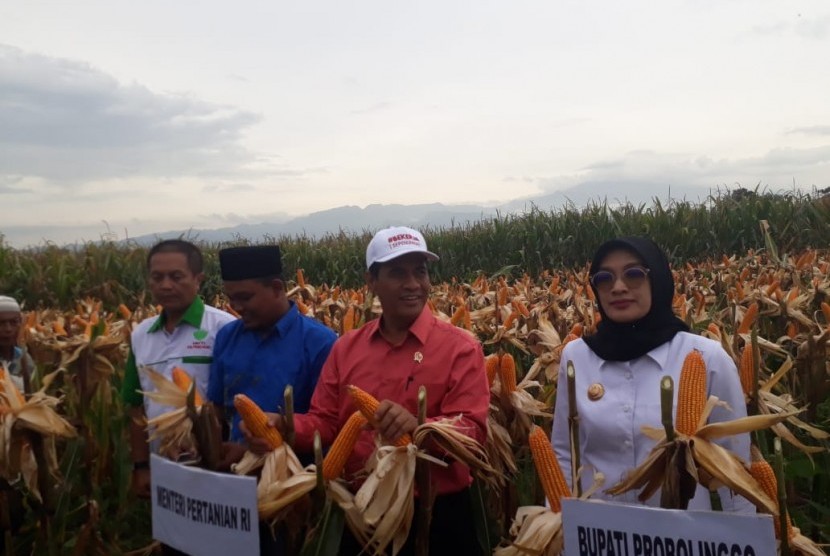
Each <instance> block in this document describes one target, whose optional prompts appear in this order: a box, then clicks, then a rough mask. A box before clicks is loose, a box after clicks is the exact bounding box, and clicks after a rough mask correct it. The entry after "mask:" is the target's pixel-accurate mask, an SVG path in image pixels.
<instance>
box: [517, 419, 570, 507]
mask: <svg viewBox="0 0 830 556" xmlns="http://www.w3.org/2000/svg"><path fill="white" fill-rule="evenodd" d="M528 443H529V444H530V453H531V454H532V455H533V464H534V465H535V466H536V474H537V475H538V476H539V481H540V482H541V483H542V490H544V491H545V497H546V498H547V499H548V503H549V504H550V509H551V510H552V511H554V512H556V513H559V512H561V511H562V498H563V497H566V498H567V497H570V496H571V491H570V489H569V488H568V483H566V482H565V475H564V474H563V473H562V468H561V467H559V461H558V460H557V459H556V454H554V453H553V448H552V447H551V445H550V440H549V439H548V437H547V435H545V432H544V431H543V430H542V428H541V427H539V426H537V425H533V427H532V428H531V429H530V434H529V435H528Z"/></svg>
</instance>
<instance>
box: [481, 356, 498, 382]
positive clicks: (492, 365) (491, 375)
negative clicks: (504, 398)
mask: <svg viewBox="0 0 830 556" xmlns="http://www.w3.org/2000/svg"><path fill="white" fill-rule="evenodd" d="M499 362H500V361H499V354H498V353H491V354H490V355H488V356H487V359H485V361H484V363H485V365H486V369H487V384H488V385H489V386H490V388H492V387H493V380H495V378H496V373H497V372H498V371H499Z"/></svg>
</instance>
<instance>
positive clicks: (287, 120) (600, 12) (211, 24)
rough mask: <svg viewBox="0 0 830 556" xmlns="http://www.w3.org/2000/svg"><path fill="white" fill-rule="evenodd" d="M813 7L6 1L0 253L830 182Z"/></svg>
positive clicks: (0, 45)
mask: <svg viewBox="0 0 830 556" xmlns="http://www.w3.org/2000/svg"><path fill="white" fill-rule="evenodd" d="M828 60H830V2H827V1H826V0H791V1H789V2H780V1H778V0H695V1H677V0H665V1H662V2H653V1H651V0H626V1H625V2H619V1H616V0H614V1H591V0H579V1H571V0H560V1H547V0H538V1H532V2H531V1H522V0H510V1H504V2H494V1H488V0H477V1H468V2H460V1H458V2H456V1H453V0H441V1H433V0H418V1H409V2H398V1H393V0H366V1H355V2H344V1H342V0H339V1H337V0H333V1H319V2H316V1H313V0H309V1H304V2H284V1H275V0H269V1H252V0H236V1H235V2H227V1H222V2H218V1H215V0H200V1H198V2H196V1H190V0H181V1H179V0H177V1H174V2H170V1H169V0H164V1H162V0H142V1H141V2H134V1H132V2H126V1H121V0H90V1H85V0H77V1H74V2H65V1H42V0H4V1H3V2H2V3H0V206H2V207H4V208H5V209H6V210H3V212H2V217H0V234H2V235H3V236H4V241H5V242H6V243H7V244H8V245H11V246H14V247H23V246H26V245H37V244H41V243H43V242H57V243H65V242H68V241H77V240H95V239H99V238H100V237H102V236H104V234H107V233H109V234H112V235H111V236H106V237H117V238H124V237H127V236H137V235H141V234H147V233H154V232H163V231H167V230H171V229H187V228H196V229H198V228H219V227H226V226H233V225H235V224H240V223H258V222H263V221H269V220H279V219H285V218H287V217H289V216H296V215H303V214H308V213H311V212H314V211H318V210H324V209H329V208H333V207H337V206H342V205H357V206H366V205H368V204H373V203H382V204H388V203H403V204H416V203H431V202H442V203H448V204H450V203H477V204H482V205H494V204H498V203H503V202H507V201H510V200H514V199H517V198H533V197H534V196H539V195H543V194H545V193H550V192H554V191H557V190H563V189H567V188H572V187H578V186H579V185H580V184H582V183H589V182H596V181H598V180H602V181H612V182H613V181H615V180H619V181H620V182H626V183H643V184H647V185H644V186H643V187H650V188H654V189H655V194H660V195H663V194H665V192H666V191H668V189H669V188H670V187H672V186H674V187H678V186H695V187H700V188H701V189H702V190H704V189H711V188H715V187H739V186H740V187H747V188H749V189H753V188H755V187H756V186H758V185H760V186H762V187H767V188H770V189H773V190H781V189H792V188H798V189H803V190H805V191H808V192H809V191H811V190H813V188H819V189H821V188H825V187H830V102H828V98H830V97H828V91H830V71H828V67H830V66H828V64H829V63H830V62H828Z"/></svg>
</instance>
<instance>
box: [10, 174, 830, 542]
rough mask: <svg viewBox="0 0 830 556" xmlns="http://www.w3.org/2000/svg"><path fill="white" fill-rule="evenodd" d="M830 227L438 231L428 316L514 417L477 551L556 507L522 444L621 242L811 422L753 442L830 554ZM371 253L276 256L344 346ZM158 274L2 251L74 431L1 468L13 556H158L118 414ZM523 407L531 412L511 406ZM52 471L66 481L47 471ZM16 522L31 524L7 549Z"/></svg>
mask: <svg viewBox="0 0 830 556" xmlns="http://www.w3.org/2000/svg"><path fill="white" fill-rule="evenodd" d="M742 191H743V190H742ZM828 224H830V203H827V202H826V199H821V198H815V197H814V196H809V195H801V194H788V195H780V194H767V193H764V194H761V193H758V192H744V193H743V194H741V195H734V194H733V195H724V196H720V197H717V198H712V199H710V201H709V202H707V203H705V204H703V205H693V204H688V203H684V202H677V203H672V204H670V205H669V206H662V205H660V204H657V205H656V206H655V207H652V208H646V207H642V206H641V207H635V206H630V205H623V206H619V207H612V206H610V205H608V204H597V205H591V206H588V207H586V208H585V209H582V210H577V209H575V208H573V207H571V208H568V209H565V210H563V211H560V212H557V213H544V212H541V211H537V210H531V211H530V212H529V213H527V214H525V215H523V216H505V217H500V218H496V219H492V220H487V221H482V222H480V223H476V224H471V225H469V226H464V227H459V228H450V229H442V230H427V231H426V234H425V235H426V236H427V239H428V241H429V245H430V249H431V250H433V251H435V252H437V253H438V254H439V255H441V257H442V260H441V261H440V262H439V263H437V264H436V265H435V267H434V268H433V269H431V273H432V278H433V290H432V293H431V296H430V301H429V304H430V307H431V309H432V310H433V312H434V313H435V314H436V315H437V316H438V317H439V318H441V319H444V320H446V321H448V322H451V323H453V324H454V325H456V326H458V327H461V328H464V329H466V330H467V331H468V332H469V333H470V334H472V335H474V336H475V337H476V338H478V340H479V341H480V342H481V343H482V345H483V346H484V350H485V353H486V354H489V357H488V362H492V361H493V360H496V361H498V365H494V366H492V367H491V365H489V364H488V374H492V375H493V376H492V377H491V383H492V385H493V396H494V400H501V401H500V402H499V403H503V404H504V403H507V404H509V405H510V411H515V413H516V417H517V418H516V419H514V420H513V422H514V426H512V427H507V430H506V434H507V435H508V440H507V442H506V443H502V444H501V445H500V446H499V449H500V450H501V453H500V455H499V454H496V455H491V462H501V464H503V465H504V466H505V467H503V468H501V469H499V472H501V473H505V474H506V475H508V476H510V477H511V480H510V481H507V483H506V484H502V485H488V489H489V490H488V491H489V496H490V498H491V500H492V499H495V500H496V502H495V503H492V504H489V505H488V512H487V514H488V515H486V516H483V517H482V519H485V520H487V521H488V523H489V524H490V526H491V527H490V531H491V534H490V536H489V537H490V538H488V539H485V541H484V542H486V543H487V544H488V546H489V547H490V548H491V549H492V548H495V547H496V545H497V544H499V543H500V542H502V543H504V542H505V539H506V537H507V536H508V532H507V531H508V529H509V527H510V521H511V520H512V518H513V516H514V515H515V511H516V509H517V508H518V507H520V506H526V505H529V504H539V503H542V501H543V500H544V498H545V492H544V490H543V488H542V486H541V485H540V483H539V480H538V479H537V474H536V472H535V470H534V464H533V459H532V457H531V450H530V448H529V444H528V436H529V435H530V434H531V431H535V429H534V428H533V427H536V426H537V425H540V426H542V427H544V428H545V430H546V432H547V431H549V427H550V420H549V419H547V420H545V419H544V418H541V417H540V416H539V415H542V414H546V413H547V414H549V413H551V412H552V403H553V400H554V398H555V392H556V389H557V387H560V385H557V384H556V371H557V369H558V367H559V356H560V353H561V351H562V348H563V347H564V345H565V344H566V343H567V342H568V341H570V340H571V339H573V338H574V337H578V336H579V335H581V334H589V333H590V332H591V331H593V330H594V329H595V327H596V324H597V319H598V311H597V309H596V302H595V299H593V295H592V291H591V289H590V287H589V286H588V270H587V264H586V260H587V259H588V258H589V257H590V255H591V253H593V251H594V250H595V249H596V247H597V246H598V245H599V244H600V243H602V242H603V241H604V240H606V239H608V238H610V237H613V236H617V235H627V234H647V235H650V236H651V237H653V238H654V239H655V240H657V241H658V243H660V244H661V245H662V246H663V247H664V248H665V249H666V250H667V251H668V252H669V253H670V256H671V258H672V261H673V268H674V272H675V283H676V293H675V300H674V306H675V311H676V313H677V314H678V316H679V317H680V318H682V319H683V320H685V321H686V322H687V323H688V324H689V325H690V326H691V328H692V329H693V330H694V331H695V332H697V333H699V334H702V335H705V336H707V337H710V338H712V339H715V340H717V341H719V342H720V343H721V345H722V346H723V347H724V349H725V350H726V351H727V353H729V354H730V355H731V356H732V357H733V359H734V360H735V364H736V366H737V367H738V368H739V369H741V368H742V363H743V368H744V369H745V370H746V369H749V371H748V372H749V375H748V376H749V378H747V375H744V377H743V379H744V389H745V393H746V398H747V406H748V410H749V413H750V414H755V415H763V414H776V413H781V412H786V411H790V410H793V409H796V410H799V411H800V413H798V415H797V416H796V417H793V418H789V419H787V420H786V421H783V422H782V423H779V424H778V425H775V426H774V427H772V428H769V429H767V430H762V431H759V432H757V433H754V442H755V444H756V445H757V447H758V448H759V449H760V451H761V453H762V455H763V456H764V458H765V459H767V460H769V461H772V460H773V459H774V457H773V451H774V444H775V442H774V441H775V439H780V441H781V443H782V444H783V454H784V459H785V465H784V472H785V475H784V477H783V478H784V485H785V492H786V494H787V506H788V508H789V510H790V515H791V516H792V519H793V524H794V525H796V526H797V527H798V528H799V529H800V530H801V532H802V533H803V534H804V535H805V536H807V537H809V538H811V539H813V540H814V541H816V542H818V543H824V544H827V543H830V453H828V448H830V441H829V440H828V439H830V401H828V394H830V371H829V370H828V369H830V367H828V362H830V359H828V353H827V342H828V339H830V297H829V296H830V249H828V248H827V246H828V245H830V225H828ZM369 239H370V234H369V233H368V232H367V233H365V234H362V235H348V234H340V235H332V236H328V237H324V238H322V239H319V240H313V239H309V238H302V237H301V238H276V239H273V241H275V242H278V243H279V244H280V246H281V248H282V251H283V262H284V268H285V279H286V282H287V283H288V289H289V295H290V297H291V299H292V300H294V301H295V302H296V303H297V305H298V307H299V308H300V310H301V311H302V312H303V313H305V314H307V315H309V316H312V317H314V318H316V319H318V320H320V321H322V322H324V323H325V324H326V325H327V326H329V327H331V328H332V329H334V330H335V331H336V332H338V333H342V332H344V331H346V330H350V329H352V328H355V327H359V326H361V325H362V324H364V323H365V322H367V321H368V320H371V319H374V318H377V317H378V315H379V306H378V303H377V301H376V300H375V299H373V298H372V296H371V294H370V293H369V292H368V291H367V290H366V289H365V288H364V287H363V286H361V285H360V284H361V283H362V270H363V260H364V259H363V255H364V249H365V246H366V244H367V243H368V241H369ZM224 246H225V245H203V246H202V247H203V250H204V252H205V255H206V275H207V276H208V282H207V283H206V284H204V286H203V290H202V294H203V296H204V297H205V298H206V299H207V300H208V301H209V302H210V303H212V304H215V305H218V306H220V307H224V306H225V302H224V299H223V297H222V295H221V284H220V283H219V281H218V275H219V273H218V260H217V256H216V252H217V251H218V249H219V248H221V247H224ZM145 259H146V249H145V248H143V247H139V246H136V245H120V244H113V243H106V242H104V243H89V244H86V245H83V246H77V247H75V248H63V247H57V246H54V245H46V246H43V247H42V248H39V249H31V250H25V251H22V250H14V249H11V248H9V247H7V246H4V245H2V243H0V293H3V294H7V295H13V296H17V298H18V299H20V300H22V301H23V302H24V326H23V329H22V332H21V338H20V343H21V345H24V346H26V348H27V350H28V352H29V353H30V354H31V355H32V357H33V358H34V360H35V362H36V364H37V367H38V372H37V373H36V375H35V376H34V377H33V379H32V383H31V384H30V387H29V389H28V392H27V397H26V400H24V402H23V403H24V405H25V404H27V403H30V404H34V403H35V402H37V403H42V404H46V405H48V404H51V403H52V402H51V401H50V400H52V399H55V400H58V399H59V400H60V403H59V404H57V405H55V406H54V412H55V415H56V416H57V417H56V418H60V419H63V420H65V422H66V423H67V425H68V426H71V428H72V429H73V430H74V431H75V434H68V432H67V433H66V434H52V435H47V434H43V435H38V434H28V435H27V436H26V437H25V439H24V440H25V441H28V442H29V443H30V444H31V451H32V454H33V455H32V458H30V461H34V462H35V463H36V464H37V465H36V466H35V468H34V470H33V471H32V475H31V477H30V479H27V480H25V481H24V480H19V479H18V478H17V476H14V475H12V474H10V473H8V469H9V468H8V466H7V465H5V463H4V465H3V466H0V471H2V472H3V475H2V477H1V478H0V484H2V486H3V488H2V490H0V505H2V508H0V513H2V516H3V520H2V522H0V528H2V529H3V530H4V534H5V539H4V542H5V546H6V551H7V552H6V553H7V554H12V553H13V554H79V555H80V554H118V553H129V552H131V551H133V552H134V553H136V554H138V553H142V552H143V551H144V552H146V551H147V550H149V548H151V538H150V519H149V507H148V504H147V503H146V502H144V501H140V500H136V499H135V498H134V497H133V495H132V494H131V492H130V490H129V480H130V474H131V465H130V463H129V457H128V453H127V449H128V442H127V436H126V419H125V417H124V415H125V411H124V408H123V407H122V404H121V400H120V398H119V396H118V392H119V389H120V387H121V381H122V376H123V368H124V363H125V359H126V355H127V351H128V349H129V348H128V341H129V333H130V330H131V329H132V327H133V326H134V325H135V324H136V323H137V322H139V321H140V320H142V319H144V318H147V317H149V316H152V315H154V314H156V312H157V309H156V308H155V307H153V306H152V304H151V303H150V300H149V299H148V297H147V294H146V293H145V284H144V275H145V273H144V270H145V262H146V261H145ZM681 363H682V362H678V365H680V364H681ZM511 368H512V371H511ZM505 369H506V370H505ZM511 372H513V373H514V374H513V375H511V374H510V373H511ZM577 372H578V371H577ZM562 387H564V385H562ZM7 391H8V389H7ZM514 393H519V394H521V395H520V396H514V397H513V398H512V399H514V400H516V399H521V400H523V401H522V402H521V403H513V402H509V401H508V402H505V397H504V396H505V394H510V395H513V394H514ZM3 400H6V401H7V403H11V401H9V397H8V396H0V419H3V418H9V417H8V415H16V413H15V411H18V410H17V409H15V410H14V411H11V410H9V409H8V408H7V409H5V410H4V409H3V407H2V405H3V403H4V402H3ZM15 403H19V402H15ZM55 403H57V402H55ZM15 407H18V406H15ZM50 418H51V417H50ZM55 423H57V421H55ZM657 425H659V423H655V426H657ZM56 426H57V425H56ZM56 430H57V429H56ZM60 430H64V431H65V432H66V431H67V430H68V429H60ZM534 434H536V433H535V432H534ZM21 442H23V441H21ZM24 443H25V442H24ZM490 448H492V446H491V447H490ZM0 457H3V456H2V455H0ZM50 458H54V459H55V466H54V473H46V472H44V468H49V465H48V461H49V460H50ZM747 463H748V462H747ZM494 465H495V463H494ZM12 519H17V520H19V523H16V524H14V526H15V528H16V530H17V532H16V533H15V535H13V536H12V535H11V528H12V523H10V521H11V520H12Z"/></svg>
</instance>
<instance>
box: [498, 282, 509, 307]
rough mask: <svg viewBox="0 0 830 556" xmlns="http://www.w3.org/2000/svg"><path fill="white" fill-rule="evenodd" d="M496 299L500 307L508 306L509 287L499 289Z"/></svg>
mask: <svg viewBox="0 0 830 556" xmlns="http://www.w3.org/2000/svg"><path fill="white" fill-rule="evenodd" d="M496 298H497V300H498V301H497V302H498V304H499V306H502V305H507V286H502V287H500V288H499V291H498V294H497V296H496Z"/></svg>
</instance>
